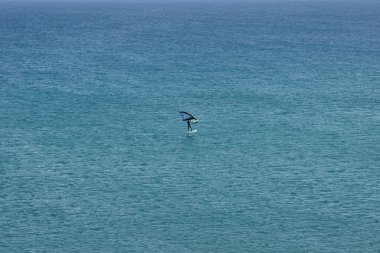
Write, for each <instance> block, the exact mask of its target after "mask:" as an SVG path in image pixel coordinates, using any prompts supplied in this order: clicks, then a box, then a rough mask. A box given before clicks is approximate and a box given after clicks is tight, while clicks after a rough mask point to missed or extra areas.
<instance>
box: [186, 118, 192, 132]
mask: <svg viewBox="0 0 380 253" xmlns="http://www.w3.org/2000/svg"><path fill="white" fill-rule="evenodd" d="M186 121H187V131H190V130H191V131H193V128H192V127H191V122H190V121H191V119H188V120H186Z"/></svg>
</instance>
